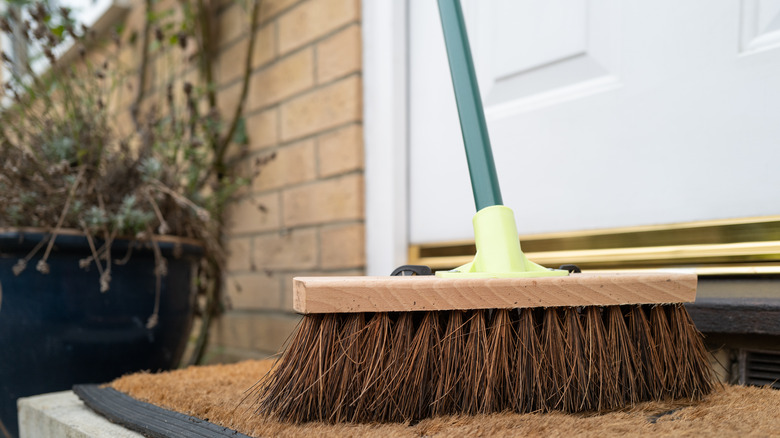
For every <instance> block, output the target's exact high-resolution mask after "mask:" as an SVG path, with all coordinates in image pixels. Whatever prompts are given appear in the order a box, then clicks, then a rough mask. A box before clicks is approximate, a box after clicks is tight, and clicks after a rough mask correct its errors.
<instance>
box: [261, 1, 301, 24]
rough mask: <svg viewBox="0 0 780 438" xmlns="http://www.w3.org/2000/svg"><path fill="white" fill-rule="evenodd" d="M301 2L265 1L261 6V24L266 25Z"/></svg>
mask: <svg viewBox="0 0 780 438" xmlns="http://www.w3.org/2000/svg"><path fill="white" fill-rule="evenodd" d="M300 1H301V0H263V2H262V3H261V4H260V22H261V23H264V22H266V21H268V20H270V19H271V18H273V17H275V16H276V15H277V14H279V13H280V12H282V11H283V10H285V9H287V8H289V7H290V6H292V5H294V4H295V3H299V2H300Z"/></svg>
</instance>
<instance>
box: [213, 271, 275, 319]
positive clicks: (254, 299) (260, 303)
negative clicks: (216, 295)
mask: <svg viewBox="0 0 780 438" xmlns="http://www.w3.org/2000/svg"><path fill="white" fill-rule="evenodd" d="M225 291H226V293H227V298H228V299H229V300H230V305H231V308H233V309H240V310H246V309H271V310H274V309H280V308H281V307H282V303H281V294H282V292H281V290H280V284H279V277H277V276H276V275H274V274H271V273H266V272H257V273H252V274H240V275H231V276H229V277H228V278H226V279H225Z"/></svg>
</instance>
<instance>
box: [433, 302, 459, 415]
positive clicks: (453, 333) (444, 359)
mask: <svg viewBox="0 0 780 438" xmlns="http://www.w3.org/2000/svg"><path fill="white" fill-rule="evenodd" d="M445 313H447V314H448V315H447V323H446V331H445V332H444V335H443V336H442V339H441V356H440V360H439V381H438V384H437V387H436V397H435V399H434V401H433V405H432V407H431V408H432V411H433V414H434V415H447V414H454V413H456V412H458V410H459V408H460V401H461V397H462V391H463V385H462V383H461V382H462V380H463V370H464V364H465V361H464V355H465V351H466V335H465V328H464V322H463V315H464V312H462V311H459V310H454V311H452V312H445Z"/></svg>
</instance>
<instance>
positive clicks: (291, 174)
mask: <svg viewBox="0 0 780 438" xmlns="http://www.w3.org/2000/svg"><path fill="white" fill-rule="evenodd" d="M316 172H317V171H316V164H315V153H314V140H306V141H301V142H298V143H294V144H291V145H288V146H285V147H283V148H280V149H278V150H277V151H276V158H274V159H273V160H271V161H269V162H268V164H266V165H265V166H264V167H263V168H262V169H261V170H260V175H258V176H257V178H255V180H254V182H253V183H252V188H253V189H254V190H257V191H263V190H270V189H273V188H277V187H282V186H289V185H292V184H298V183H302V182H305V181H310V180H313V179H314V178H315V177H316Z"/></svg>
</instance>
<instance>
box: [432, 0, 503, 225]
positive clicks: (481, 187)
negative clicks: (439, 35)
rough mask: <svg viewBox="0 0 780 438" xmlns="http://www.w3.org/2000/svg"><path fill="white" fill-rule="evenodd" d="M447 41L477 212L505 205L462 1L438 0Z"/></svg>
mask: <svg viewBox="0 0 780 438" xmlns="http://www.w3.org/2000/svg"><path fill="white" fill-rule="evenodd" d="M439 14H440V15H441V24H442V29H443V30H444V43H445V44H446V46H447V57H448V58H449V61H450V74H451V75H452V86H453V88H454V89H455V100H456V101H457V104H458V115H459V116H460V130H461V133H462V134H463V143H464V144H465V146H466V160H467V161H468V165H469V174H470V175H471V190H472V191H473V192H474V203H475V204H476V206H477V211H479V210H482V209H483V208H485V207H490V206H491V205H502V204H503V201H502V199H501V189H500V188H499V186H498V175H496V165H495V163H494V162H493V152H492V150H491V148H490V137H489V136H488V130H487V123H486V122H485V113H484V111H483V109H482V98H481V97H480V94H479V86H478V85H477V75H476V73H475V71H474V62H473V61H472V59H471V48H470V47H469V38H468V35H467V34H466V23H465V22H464V21H463V10H462V9H461V7H460V1H459V0H439Z"/></svg>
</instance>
